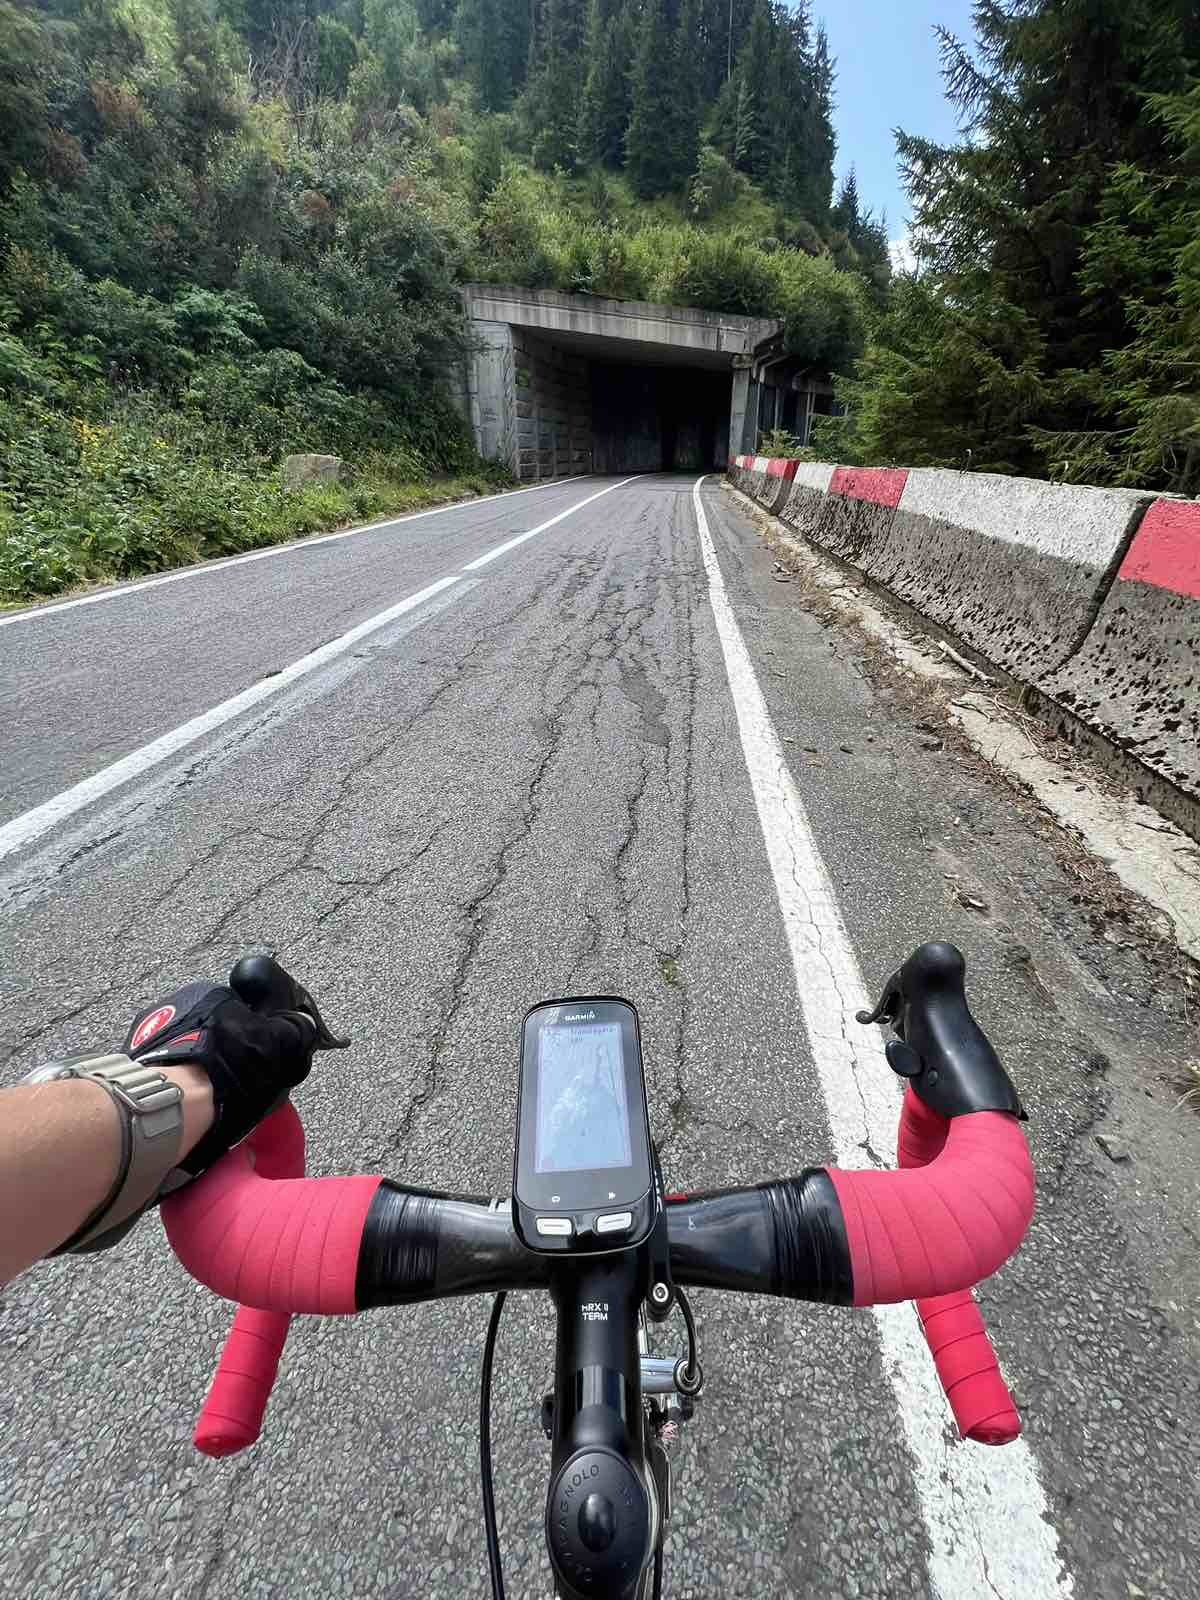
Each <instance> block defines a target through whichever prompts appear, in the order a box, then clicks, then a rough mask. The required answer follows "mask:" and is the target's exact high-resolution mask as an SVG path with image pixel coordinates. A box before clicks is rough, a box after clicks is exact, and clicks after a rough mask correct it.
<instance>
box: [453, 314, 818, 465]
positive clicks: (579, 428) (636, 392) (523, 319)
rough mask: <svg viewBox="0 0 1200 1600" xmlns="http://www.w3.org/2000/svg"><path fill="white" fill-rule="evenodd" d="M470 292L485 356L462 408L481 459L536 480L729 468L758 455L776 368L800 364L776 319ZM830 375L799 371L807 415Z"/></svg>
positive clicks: (798, 388)
mask: <svg viewBox="0 0 1200 1600" xmlns="http://www.w3.org/2000/svg"><path fill="white" fill-rule="evenodd" d="M463 298H464V304H465V309H466V313H467V317H468V321H469V325H470V331H471V335H472V340H471V344H472V348H471V349H470V351H469V353H468V356H467V361H466V371H465V383H464V385H463V388H462V393H461V403H462V405H463V409H464V411H465V413H466V415H467V416H468V417H469V420H470V423H471V428H472V431H473V433H474V436H475V443H476V446H477V448H478V449H479V452H480V454H481V455H482V456H484V457H485V458H486V459H488V460H493V461H503V462H504V463H505V464H506V465H507V466H508V467H509V468H510V469H511V470H512V472H513V474H514V476H515V477H517V478H518V479H520V480H521V481H522V482H527V483H530V482H533V483H536V482H540V481H542V480H544V479H549V478H556V477H566V476H570V475H572V474H575V473H585V472H598V473H606V474H624V473H634V472H670V471H688V472H704V471H723V470H724V468H725V466H726V464H727V463H728V460H729V458H730V456H731V455H737V454H740V453H742V452H744V451H752V450H754V449H755V448H756V446H757V442H758V435H759V433H760V432H761V431H762V428H763V418H762V412H763V405H764V400H765V399H766V397H767V395H768V393H769V392H770V393H771V394H772V396H773V394H774V391H773V390H771V391H768V388H767V385H766V383H765V382H764V380H765V379H766V377H767V375H768V372H767V369H776V370H777V369H778V368H779V367H780V366H781V365H783V366H785V367H786V366H787V365H788V361H787V358H786V357H784V356H781V355H780V354H779V349H780V343H781V335H782V326H781V324H780V323H778V322H775V321H772V320H771V319H769V318H757V317H739V316H731V315H726V314H724V313H720V312H710V311H697V310H693V309H692V308H690V307H686V306H665V305H648V304H644V303H642V302H638V301H627V300H605V299H601V298H599V297H596V296H592V295H571V294H560V293H558V292H556V291H552V290H533V289H521V288H511V287H507V286H503V285H501V286H497V285H494V284H470V285H468V286H467V287H466V288H465V290H464V291H463ZM791 365H792V366H793V367H795V365H796V364H795V363H791ZM822 381H823V379H822V378H820V377H814V376H813V375H811V374H805V373H801V372H798V371H792V372H790V373H788V374H787V375H786V377H785V379H784V382H785V383H786V385H787V388H788V395H789V401H788V403H789V404H790V406H791V412H792V414H793V415H795V414H797V413H798V412H799V411H800V407H799V406H798V404H797V398H796V397H797V396H799V395H800V394H801V393H803V391H804V388H805V386H806V385H807V387H808V388H811V389H813V390H815V389H816V387H817V386H818V385H819V384H820V383H821V382H822ZM776 387H778V380H777V384H776ZM769 409H770V411H771V418H772V420H771V422H768V423H766V424H765V425H766V426H771V425H773V423H774V421H775V420H776V418H777V415H781V413H780V412H779V410H778V407H777V406H776V404H775V401H774V398H772V399H771V400H770V402H769ZM811 409H812V402H811V397H809V398H808V400H807V401H806V402H805V408H804V412H803V414H805V415H807V414H809V413H810V412H811Z"/></svg>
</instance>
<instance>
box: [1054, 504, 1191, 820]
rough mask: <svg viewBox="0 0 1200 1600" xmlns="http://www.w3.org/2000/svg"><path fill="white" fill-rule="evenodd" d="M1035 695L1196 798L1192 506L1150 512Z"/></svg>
mask: <svg viewBox="0 0 1200 1600" xmlns="http://www.w3.org/2000/svg"><path fill="white" fill-rule="evenodd" d="M1038 687H1039V688H1040V689H1041V690H1042V691H1043V693H1045V694H1048V695H1049V696H1050V697H1051V698H1052V699H1053V700H1056V701H1057V702H1058V703H1059V704H1060V705H1062V706H1066V707H1067V709H1068V710H1070V711H1072V712H1073V713H1074V714H1075V716H1077V717H1079V718H1080V719H1081V720H1082V721H1083V722H1085V723H1086V724H1087V725H1088V726H1089V727H1092V728H1096V729H1098V730H1099V731H1100V732H1101V733H1103V734H1104V735H1105V737H1106V738H1108V739H1111V740H1112V741H1113V743H1114V744H1118V745H1120V746H1121V747H1122V748H1123V749H1125V750H1128V751H1129V752H1130V754H1131V755H1134V756H1136V757H1137V759H1138V760H1139V761H1140V762H1141V763H1142V765H1143V766H1146V767H1149V768H1150V770H1151V771H1152V772H1155V773H1157V774H1158V775H1159V776H1160V777H1163V778H1165V779H1166V780H1167V781H1168V782H1169V783H1171V784H1174V785H1175V787H1176V788H1179V789H1182V790H1183V791H1184V792H1185V793H1186V794H1190V795H1192V796H1200V505H1197V503H1196V502H1195V501H1194V500H1193V501H1184V500H1156V501H1155V502H1154V503H1153V504H1152V505H1151V506H1150V509H1149V510H1148V511H1147V512H1146V515H1145V517H1144V518H1143V520H1142V524H1141V526H1140V527H1139V529H1138V531H1137V533H1136V534H1135V535H1134V538H1133V541H1132V543H1131V544H1130V546H1129V549H1128V550H1127V552H1126V554H1125V558H1124V560H1123V561H1122V562H1121V565H1120V569H1119V570H1118V572H1117V575H1116V578H1115V580H1114V582H1113V585H1112V587H1111V588H1110V589H1109V591H1108V593H1107V595H1106V596H1105V598H1104V603H1103V605H1102V606H1101V607H1100V610H1099V612H1098V613H1097V615H1096V620H1095V621H1094V622H1093V624H1092V626H1091V628H1090V629H1089V631H1088V634H1087V638H1086V639H1085V640H1084V642H1083V645H1082V647H1081V648H1080V649H1079V650H1078V651H1077V652H1076V653H1075V654H1074V655H1073V656H1072V657H1071V659H1070V660H1069V661H1068V662H1067V663H1066V664H1065V666H1063V667H1061V668H1059V670H1058V671H1057V672H1054V673H1051V674H1049V675H1048V676H1046V677H1044V678H1042V679H1041V680H1040V681H1039V685H1038Z"/></svg>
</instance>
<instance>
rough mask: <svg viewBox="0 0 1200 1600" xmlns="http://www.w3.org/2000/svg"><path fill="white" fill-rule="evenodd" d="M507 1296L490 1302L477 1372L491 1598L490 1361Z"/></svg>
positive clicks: (500, 1585) (497, 1597) (496, 1551)
mask: <svg viewBox="0 0 1200 1600" xmlns="http://www.w3.org/2000/svg"><path fill="white" fill-rule="evenodd" d="M507 1298H508V1297H507V1296H506V1295H505V1294H503V1293H501V1294H498V1295H497V1296H496V1298H495V1300H493V1301H492V1315H491V1318H490V1320H489V1321H488V1329H487V1337H486V1338H485V1339H484V1341H483V1367H482V1370H481V1372H480V1375H479V1479H480V1488H481V1489H482V1492H483V1531H484V1536H485V1537H486V1539H487V1553H488V1570H489V1571H490V1573H491V1575H492V1600H504V1571H503V1568H502V1567H501V1564H500V1534H499V1531H498V1529H497V1526H496V1487H495V1484H494V1482H493V1479H492V1361H493V1359H494V1357H495V1354H496V1335H497V1333H498V1332H499V1329H500V1313H501V1312H502V1311H503V1310H504V1302H505V1300H506V1299H507Z"/></svg>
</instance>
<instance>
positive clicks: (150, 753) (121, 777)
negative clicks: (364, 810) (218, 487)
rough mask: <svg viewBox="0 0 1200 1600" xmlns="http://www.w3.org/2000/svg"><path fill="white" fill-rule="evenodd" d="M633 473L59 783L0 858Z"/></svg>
mask: <svg viewBox="0 0 1200 1600" xmlns="http://www.w3.org/2000/svg"><path fill="white" fill-rule="evenodd" d="M633 481H634V480H633V478H623V479H622V480H621V482H620V483H611V484H609V485H608V487H607V488H604V489H601V490H599V491H598V492H597V493H596V494H591V495H588V496H587V498H586V499H584V500H577V501H576V502H575V504H574V505H572V506H568V507H567V509H566V510H565V511H560V512H559V513H558V515H557V516H554V517H550V518H549V519H548V520H547V521H545V522H540V523H539V524H538V525H537V527H536V528H530V529H529V531H528V532H527V533H523V534H521V535H519V536H518V537H517V538H516V539H508V540H506V541H505V542H504V543H503V544H500V545H497V546H496V547H495V548H494V549H492V550H489V551H488V552H487V554H486V555H484V556H481V557H480V558H478V559H477V560H475V561H471V562H469V563H468V564H467V565H466V567H464V568H461V569H459V570H458V571H456V572H451V573H449V574H447V576H446V577H444V578H439V579H438V580H437V582H436V583H431V584H428V585H427V586H426V587H425V588H424V589H420V590H418V592H417V593H416V594H410V595H409V596H408V597H407V598H406V599H404V600H400V601H398V602H397V603H396V604H395V605H394V606H389V607H388V608H387V610H386V611H380V612H378V613H377V614H376V615H375V616H373V617H368V618H367V619H366V621H365V622H360V623H359V624H358V625H357V626H356V627H353V628H351V629H350V630H349V632H347V633H343V634H341V635H340V636H339V637H338V638H336V639H331V640H329V642H328V643H327V644H323V645H321V646H320V647H319V649H316V650H311V651H310V652H309V653H308V655H306V656H301V657H300V659H299V660H298V661H293V662H292V664H291V666H289V667H285V668H284V669H283V671H282V672H277V673H275V674H274V676H272V677H270V678H260V679H259V681H258V682H257V683H252V684H251V685H250V687H249V688H248V689H243V690H242V691H241V692H240V693H239V694H235V695H232V696H231V697H230V698H229V699H228V700H223V701H222V702H221V704H220V705H217V706H213V707H212V709H211V710H209V711H204V712H201V713H200V715H199V716H196V717H192V718H191V719H190V721H188V722H184V723H181V724H180V726H179V727H177V728H172V729H171V731H170V732H169V733H164V734H162V735H161V736H160V737H159V738H157V739H152V740H151V741H150V743H149V744H144V745H142V746H141V747H140V748H139V749H137V750H133V751H131V752H130V753H129V755H127V756H122V757H121V759H120V760H119V761H114V762H113V763H112V764H111V765H110V766H107V767H104V768H102V769H101V770H100V771H99V772H95V773H93V774H92V775H91V777H89V778H83V779H82V780H81V781H80V782H79V783H76V784H73V785H72V787H71V788H69V789H64V790H63V791H62V792H61V793H60V794H56V795H55V796H53V798H52V799H50V800H46V801H43V803H42V804H41V805H39V806H35V807H34V808H33V809H32V810H31V811H26V812H24V813H22V815H21V816H19V817H14V818H13V820H12V821H11V822H7V823H5V824H4V825H3V827H0V860H3V858H4V857H5V856H9V855H12V854H13V852H14V851H17V850H22V849H24V848H25V847H26V846H27V845H30V844H32V843H33V842H34V841H35V840H36V839H39V838H41V836H42V835H43V834H45V833H48V832H49V831H50V829H51V828H55V827H57V826H58V825H59V824H60V823H62V822H65V821H66V819H67V818H68V817H71V816H74V815H75V813H76V812H78V811H82V810H83V809H84V807H86V806H90V805H93V804H95V802H96V801H97V800H102V799H104V797H105V796H106V795H109V794H111V793H112V792H113V791H114V790H115V789H119V788H121V787H122V785H124V784H126V783H130V782H132V781H133V779H135V778H138V777H141V775H142V774H143V773H146V772H149V771H150V770H151V769H152V768H153V767H156V766H158V765H159V764H160V763H161V762H163V761H166V760H167V759H168V758H169V757H170V756H173V755H174V754H175V753H176V752H177V751H179V750H182V749H183V748H184V747H185V746H187V745H190V744H195V742H196V740H197V739H202V738H204V737H205V735H206V734H210V733H213V732H214V731H215V730H216V729H218V728H220V727H222V726H223V725H224V724H225V723H227V722H230V721H231V720H232V719H233V718H234V717H240V716H242V715H243V713H245V712H247V711H250V710H252V709H253V708H254V707H255V706H257V705H259V704H261V702H262V701H264V700H269V699H271V698H272V697H273V696H275V695H277V694H279V693H280V692H281V691H282V690H284V689H286V688H288V687H289V685H291V684H293V683H295V682H296V681H297V680H298V679H301V678H306V677H307V676H308V675H309V674H310V673H312V672H316V671H318V670H319V669H320V668H322V667H325V666H327V665H328V664H329V663H330V662H331V661H334V660H336V659H337V658H338V657H339V656H342V655H345V653H346V651H347V650H352V649H353V648H354V646H355V645H356V644H358V643H360V641H361V640H363V639H365V638H366V637H367V636H368V635H369V634H373V633H377V632H378V631H379V630H380V629H381V628H386V627H387V626H388V625H389V623H392V622H395V621H396V619H397V618H398V617H402V616H404V615H405V614H406V613H407V612H410V611H415V610H416V609H417V608H418V607H419V606H423V605H425V604H426V602H427V601H429V600H431V599H432V598H433V597H434V595H437V594H441V592H442V591H443V590H444V589H449V588H450V587H451V586H452V585H453V584H456V583H461V584H463V587H464V592H465V590H466V588H467V585H466V584H465V583H464V579H465V576H466V574H467V573H468V572H473V571H475V570H476V569H477V568H479V567H481V566H484V565H486V564H487V562H489V561H492V560H494V559H496V558H497V557H499V556H502V555H504V554H505V553H506V552H507V551H509V550H512V549H514V548H515V547H516V546H517V545H519V544H524V543H525V541H526V540H527V539H532V538H533V537H534V535H535V534H538V533H544V532H545V531H546V530H547V529H548V528H553V527H555V526H556V525H557V524H558V523H560V522H562V521H563V520H564V518H566V517H569V516H571V515H572V514H573V513H574V512H576V511H582V510H583V508H584V507H585V506H590V505H591V504H592V503H593V501H596V500H599V499H602V498H603V496H604V495H606V494H612V492H613V490H614V489H621V488H624V487H625V485H626V484H628V483H632V482H633Z"/></svg>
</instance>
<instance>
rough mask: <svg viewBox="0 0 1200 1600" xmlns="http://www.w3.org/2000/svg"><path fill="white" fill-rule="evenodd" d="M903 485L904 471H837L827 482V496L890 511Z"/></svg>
mask: <svg viewBox="0 0 1200 1600" xmlns="http://www.w3.org/2000/svg"><path fill="white" fill-rule="evenodd" d="M907 482H908V468H907V467H838V468H836V469H835V471H834V474H833V477H832V478H831V479H830V482H829V492H830V494H841V495H845V497H846V498H847V499H848V500H869V501H870V502H871V503H872V505H877V506H887V507H888V509H889V510H891V511H894V510H895V509H896V507H897V506H898V505H899V504H900V496H901V495H902V494H903V493H904V485H905V484H906V483H907Z"/></svg>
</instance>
